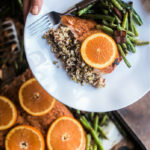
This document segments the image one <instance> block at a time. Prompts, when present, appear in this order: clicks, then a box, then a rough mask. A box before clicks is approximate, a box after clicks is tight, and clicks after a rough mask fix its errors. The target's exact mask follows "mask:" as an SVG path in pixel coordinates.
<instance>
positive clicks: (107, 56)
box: [81, 32, 118, 69]
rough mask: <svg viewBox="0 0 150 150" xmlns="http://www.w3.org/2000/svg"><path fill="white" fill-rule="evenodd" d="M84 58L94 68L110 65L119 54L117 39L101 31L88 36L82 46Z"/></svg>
mask: <svg viewBox="0 0 150 150" xmlns="http://www.w3.org/2000/svg"><path fill="white" fill-rule="evenodd" d="M81 55H82V58H83V60H84V61H85V62H86V63H87V64H88V65H90V66H91V67H93V68H97V69H103V68H106V67H108V66H110V65H111V64H112V63H113V62H114V61H115V59H116V57H117V56H118V49H117V45H116V43H115V41H114V40H113V39H112V37H110V36H109V35H107V34H105V33H102V32H99V33H95V34H92V35H90V36H89V37H87V38H86V39H85V40H84V42H83V43H82V46H81Z"/></svg>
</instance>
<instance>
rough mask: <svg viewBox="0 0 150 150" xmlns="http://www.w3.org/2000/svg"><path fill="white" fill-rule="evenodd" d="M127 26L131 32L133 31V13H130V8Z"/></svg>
mask: <svg viewBox="0 0 150 150" xmlns="http://www.w3.org/2000/svg"><path fill="white" fill-rule="evenodd" d="M129 26H130V30H131V31H132V32H134V28H133V13H132V11H131V10H130V11H129Z"/></svg>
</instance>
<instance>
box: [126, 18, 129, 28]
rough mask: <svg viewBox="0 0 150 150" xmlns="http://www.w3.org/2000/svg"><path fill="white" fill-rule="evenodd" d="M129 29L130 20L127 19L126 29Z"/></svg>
mask: <svg viewBox="0 0 150 150" xmlns="http://www.w3.org/2000/svg"><path fill="white" fill-rule="evenodd" d="M128 29H129V20H128V19H127V24H126V30H128Z"/></svg>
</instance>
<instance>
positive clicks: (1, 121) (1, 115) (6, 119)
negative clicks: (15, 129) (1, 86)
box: [0, 96, 17, 130]
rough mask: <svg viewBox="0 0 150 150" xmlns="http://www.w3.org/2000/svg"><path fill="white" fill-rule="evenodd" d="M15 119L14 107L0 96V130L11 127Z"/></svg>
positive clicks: (15, 111)
mask: <svg viewBox="0 0 150 150" xmlns="http://www.w3.org/2000/svg"><path fill="white" fill-rule="evenodd" d="M16 119H17V109H16V107H15V105H14V104H13V103H12V102H11V100H9V99H8V98H6V97H4V96H0V130H6V129H8V128H10V127H12V126H13V125H14V124H15V122H16Z"/></svg>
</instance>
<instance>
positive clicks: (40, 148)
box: [5, 125, 45, 150]
mask: <svg viewBox="0 0 150 150" xmlns="http://www.w3.org/2000/svg"><path fill="white" fill-rule="evenodd" d="M5 148H6V150H45V144H44V138H43V136H42V134H41V133H40V131H38V130H37V129H36V128H33V127H31V126H27V125H22V126H17V127H15V128H13V129H12V130H11V131H10V132H9V133H8V134H7V136H6V140H5Z"/></svg>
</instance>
